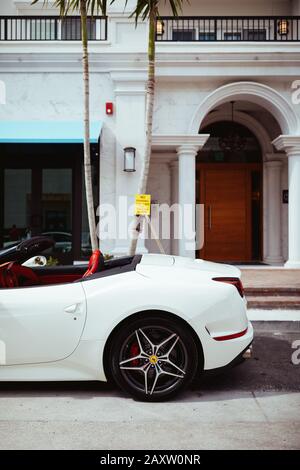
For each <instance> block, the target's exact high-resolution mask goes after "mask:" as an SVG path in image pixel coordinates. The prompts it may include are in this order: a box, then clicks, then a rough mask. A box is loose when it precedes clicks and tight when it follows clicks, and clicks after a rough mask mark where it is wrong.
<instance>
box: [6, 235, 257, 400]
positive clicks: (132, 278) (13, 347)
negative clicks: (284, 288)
mask: <svg viewBox="0 0 300 470" xmlns="http://www.w3.org/2000/svg"><path fill="white" fill-rule="evenodd" d="M53 243H54V242H53V240H51V239H49V238H47V237H34V238H31V239H29V240H25V241H23V242H21V243H20V244H19V245H17V246H15V247H11V248H9V249H7V250H4V251H2V252H1V253H0V380H1V381H67V380H71V381H77V380H99V381H107V380H112V381H114V382H115V383H116V384H117V385H118V386H119V387H120V388H121V389H122V390H123V391H125V392H126V393H129V394H130V395H132V396H134V397H135V398H138V399H140V400H148V401H155V400H156V401H158V400H166V399H169V398H171V397H173V396H174V395H175V394H177V393H178V392H180V391H182V390H183V389H184V388H185V387H187V386H188V385H189V384H190V383H191V381H192V380H193V379H194V378H195V377H196V376H199V375H201V374H202V373H203V372H204V371H209V370H213V369H219V368H224V367H225V366H228V365H230V366H231V365H233V364H235V363H237V362H240V361H241V360H243V357H246V355H248V354H249V348H250V345H251V343H252V339H253V328H252V325H251V323H250V322H249V321H248V319H247V314H246V301H245V297H244V292H243V286H242V283H241V281H240V271H239V270H238V269H237V268H235V267H232V266H227V265H222V264H216V263H211V262H206V261H203V260H192V259H187V258H181V257H176V256H168V255H156V254H153V255H150V254H149V255H136V256H133V257H124V258H118V259H112V260H109V261H105V260H104V257H103V255H102V254H101V252H100V251H99V250H96V251H95V252H94V253H93V255H92V257H91V259H90V262H89V264H88V266H81V265H79V266H78V265H75V266H54V267H53V266H52V267H50V266H37V267H28V266H24V263H26V261H27V260H28V259H29V258H32V257H33V256H37V255H41V254H42V253H43V251H45V250H47V249H49V248H51V246H52V245H53Z"/></svg>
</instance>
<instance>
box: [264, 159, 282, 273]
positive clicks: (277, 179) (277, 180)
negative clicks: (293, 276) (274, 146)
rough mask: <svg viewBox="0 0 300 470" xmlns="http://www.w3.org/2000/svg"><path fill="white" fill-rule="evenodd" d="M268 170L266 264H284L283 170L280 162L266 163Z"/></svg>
mask: <svg viewBox="0 0 300 470" xmlns="http://www.w3.org/2000/svg"><path fill="white" fill-rule="evenodd" d="M265 166H266V170H267V175H266V176H267V178H266V179H267V200H266V203H267V220H268V227H267V247H268V254H267V257H266V258H265V261H266V263H269V264H281V263H283V257H282V248H281V168H282V162H281V161H279V160H277V161H276V160H275V161H268V162H266V163H265Z"/></svg>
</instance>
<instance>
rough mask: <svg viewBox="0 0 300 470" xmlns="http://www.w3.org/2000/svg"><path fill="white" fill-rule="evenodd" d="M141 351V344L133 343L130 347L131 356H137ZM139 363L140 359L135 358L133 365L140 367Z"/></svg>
mask: <svg viewBox="0 0 300 470" xmlns="http://www.w3.org/2000/svg"><path fill="white" fill-rule="evenodd" d="M139 353H140V348H139V345H138V344H137V343H132V345H131V347H130V357H136V356H138V355H139ZM138 365H139V360H138V359H135V360H134V361H132V367H138Z"/></svg>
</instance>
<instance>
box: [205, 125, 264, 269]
mask: <svg viewBox="0 0 300 470" xmlns="http://www.w3.org/2000/svg"><path fill="white" fill-rule="evenodd" d="M201 133H205V134H210V138H209V140H208V141H207V143H206V145H205V146H204V147H203V149H202V150H201V151H200V152H199V154H198V157H197V191H196V193H197V202H198V203H200V204H203V205H204V210H205V224H204V225H205V228H204V231H205V234H204V235H205V236H204V246H203V248H202V250H201V251H200V252H199V253H198V255H199V256H200V257H201V258H204V259H208V260H214V261H226V262H236V263H244V262H252V261H261V259H262V256H263V253H262V250H263V249H262V204H263V197H262V186H263V184H262V180H263V177H262V160H263V158H262V150H261V147H260V143H259V142H258V140H257V138H256V136H255V135H254V134H253V133H252V132H251V131H250V130H249V129H248V128H247V127H245V126H243V125H241V124H238V123H235V122H229V121H221V122H216V123H213V124H210V125H208V126H207V127H204V128H203V129H201ZM228 136H234V137H235V140H234V145H232V142H228Z"/></svg>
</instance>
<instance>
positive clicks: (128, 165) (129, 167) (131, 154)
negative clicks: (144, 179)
mask: <svg viewBox="0 0 300 470" xmlns="http://www.w3.org/2000/svg"><path fill="white" fill-rule="evenodd" d="M135 154H136V149H135V148H134V147H126V148H124V171H126V172H127V173H133V172H134V171H136V170H135Z"/></svg>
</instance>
